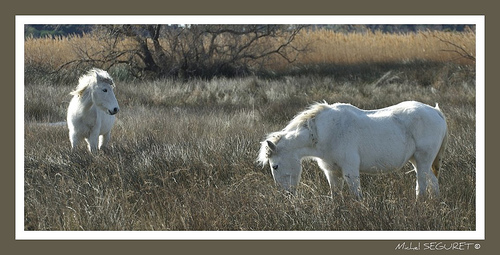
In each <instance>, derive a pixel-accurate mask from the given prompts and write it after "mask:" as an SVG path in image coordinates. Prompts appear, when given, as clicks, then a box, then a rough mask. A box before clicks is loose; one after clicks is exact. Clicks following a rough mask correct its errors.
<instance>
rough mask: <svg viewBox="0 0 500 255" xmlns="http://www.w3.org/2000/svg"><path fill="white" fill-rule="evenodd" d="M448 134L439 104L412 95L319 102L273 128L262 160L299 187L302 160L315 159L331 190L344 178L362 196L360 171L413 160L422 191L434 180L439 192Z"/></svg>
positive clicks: (285, 184) (288, 185)
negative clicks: (367, 104)
mask: <svg viewBox="0 0 500 255" xmlns="http://www.w3.org/2000/svg"><path fill="white" fill-rule="evenodd" d="M446 139H447V125H446V120H445V117H444V115H443V113H442V112H441V110H440V109H439V107H438V105H437V104H436V107H431V106H428V105H426V104H422V103H419V102H415V101H409V102H402V103H400V104H397V105H394V106H390V107H387V108H383V109H378V110H361V109H359V108H357V107H354V106H352V105H350V104H340V103H337V104H333V105H328V104H326V103H319V104H314V105H312V106H311V107H310V108H309V109H307V110H305V111H303V112H302V113H299V114H298V115H297V116H296V117H295V118H294V119H293V120H292V121H291V122H290V123H289V124H288V125H287V126H286V127H285V128H284V129H283V130H282V131H279V132H274V133H271V134H269V135H268V136H267V138H266V140H265V141H264V142H262V144H261V148H260V152H259V156H258V159H257V160H258V162H260V163H261V164H262V165H266V164H268V163H269V165H270V167H271V172H272V175H273V178H274V180H275V182H276V183H277V184H279V185H280V186H281V187H282V188H284V189H285V190H287V191H289V192H291V193H295V190H296V187H297V185H298V183H299V181H300V175H301V172H302V167H301V160H302V159H303V158H312V159H315V160H316V161H317V162H318V165H319V167H320V168H321V169H322V170H323V171H324V173H325V175H326V178H327V179H328V183H329V184H330V188H331V192H332V195H333V194H334V193H335V192H336V191H337V189H339V188H340V189H341V188H342V187H343V180H345V182H346V183H347V185H348V186H349V189H350V191H351V193H352V194H354V195H355V196H356V197H357V198H361V197H362V192H361V187H360V173H368V174H379V173H387V172H391V171H395V170H398V169H401V168H402V167H403V166H404V165H405V164H406V163H407V162H408V161H409V162H411V164H413V166H414V167H415V169H414V170H415V172H416V175H417V184H416V195H417V197H419V196H421V195H423V194H425V193H426V191H427V186H428V184H429V183H430V187H431V188H432V191H433V193H431V195H432V196H438V195H439V186H438V174H439V169H440V167H441V159H442V157H443V153H444V150H445V147H446Z"/></svg>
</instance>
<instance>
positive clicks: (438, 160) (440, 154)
mask: <svg viewBox="0 0 500 255" xmlns="http://www.w3.org/2000/svg"><path fill="white" fill-rule="evenodd" d="M435 109H436V110H438V112H439V115H440V116H441V117H442V118H443V120H444V122H445V125H446V118H445V116H444V114H443V112H441V109H439V105H438V104H436V107H435ZM447 143H448V127H446V129H445V133H444V137H443V140H442V141H441V147H440V148H439V152H438V154H437V155H436V158H435V159H434V162H432V172H433V173H434V175H435V176H436V177H439V169H440V168H441V165H442V159H443V155H444V151H445V149H446V144H447Z"/></svg>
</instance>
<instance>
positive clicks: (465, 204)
mask: <svg viewBox="0 0 500 255" xmlns="http://www.w3.org/2000/svg"><path fill="white" fill-rule="evenodd" d="M321 33H322V34H321ZM321 33H320V32H313V31H309V32H307V33H306V32H303V34H302V36H303V38H299V39H301V40H306V39H309V41H308V43H310V44H311V47H310V51H309V52H308V53H306V54H305V55H302V58H301V59H300V60H299V61H298V63H295V65H294V66H293V67H289V68H290V70H292V69H293V70H295V71H293V70H292V71H289V72H288V73H286V74H285V75H282V76H279V77H273V78H269V77H260V76H248V77H240V78H231V79H229V78H223V77H220V78H214V79H212V80H201V79H192V80H189V81H188V82H183V81H177V80H174V79H159V80H153V81H120V80H118V79H117V80H116V81H115V82H116V90H115V94H116V96H117V99H118V102H119V104H120V109H121V111H120V112H119V113H118V114H117V122H116V123H115V126H114V128H113V130H112V138H111V142H110V144H109V147H108V148H106V149H105V150H103V151H100V152H99V153H97V154H96V155H91V154H90V153H88V152H87V151H86V148H85V147H84V146H83V144H82V147H81V148H79V149H78V150H76V151H71V149H70V142H69V138H68V129H67V127H66V125H65V123H63V122H64V121H65V116H66V109H67V106H68V103H69V101H70V99H71V97H70V95H69V92H70V91H72V90H73V89H74V87H75V86H76V85H77V80H76V79H75V80H74V82H70V83H49V82H47V81H46V80H43V79H40V80H36V79H28V82H27V83H26V84H25V88H24V102H25V103H24V108H25V109H24V229H25V230H26V231H31V230H33V231H36V230H72V231H84V230H85V231H86V230H117V231H121V230H238V231H239V230H242V231H254V230H278V231H284V230H328V231H340V230H343V231H346V230H391V231H392V230H403V231H414V230H456V231H467V230H475V229H476V178H475V176H476V147H475V146H476V133H475V130H476V85H475V67H474V62H471V61H470V60H466V59H463V58H460V56H459V55H456V54H454V53H453V52H449V51H443V49H444V50H446V49H449V48H448V47H449V46H450V45H448V44H445V43H443V42H442V41H440V40H438V39H436V37H435V36H432V35H430V34H429V33H431V32H421V33H417V34H399V35H398V34H393V35H388V34H383V33H367V34H336V33H333V32H321ZM440 33H442V34H439V35H437V36H438V37H440V38H446V40H448V41H451V42H455V43H457V45H462V46H463V47H464V48H467V49H472V52H473V50H474V47H475V44H474V36H473V35H471V33H470V32H469V33H467V32H466V33H445V32H440ZM80 39H81V38H80ZM83 39H86V38H83ZM83 39H82V40H83ZM311 39H314V40H311ZM42 40H46V41H42ZM70 42H71V43H76V42H74V41H71V40H69V39H64V38H59V39H28V40H26V42H25V49H26V53H25V65H29V64H30V63H32V62H35V61H45V62H46V63H49V64H50V63H53V64H54V65H58V63H61V62H64V61H66V60H63V58H65V57H67V56H68V55H70V54H72V53H71V51H69V50H68V51H65V50H58V49H64V47H69V46H67V44H69V43H70ZM33 44H37V45H36V46H34V45H33ZM54 45H57V46H54ZM68 49H69V48H68ZM30 61H31V62H30ZM275 67H276V68H277V69H279V68H281V69H283V68H285V67H283V66H281V65H278V64H276V65H275ZM111 75H113V73H111ZM26 76H30V74H29V73H26ZM405 100H417V101H421V102H423V103H427V104H429V105H432V106H435V104H436V103H439V107H440V108H441V110H442V111H443V113H444V114H445V115H446V117H447V123H448V129H449V141H448V147H447V149H446V153H445V157H444V160H443V168H442V170H441V173H440V176H439V184H440V190H441V197H440V198H439V199H435V200H426V201H416V199H415V182H416V178H415V173H414V172H411V170H412V167H411V165H410V164H408V165H406V166H405V167H404V168H403V169H402V170H401V171H399V172H396V173H391V174H386V175H377V176H370V175H362V177H361V178H362V179H361V186H362V189H363V193H364V199H363V200H360V201H358V200H355V199H354V198H352V197H351V196H349V195H348V191H347V188H345V189H344V190H343V195H342V196H333V197H331V196H330V194H329V186H328V183H327V180H326V178H325V176H324V174H323V173H322V172H321V171H320V169H319V167H318V166H317V165H316V164H315V163H314V162H312V161H304V162H303V173H302V180H301V182H300V184H299V187H298V190H297V194H296V195H295V196H290V195H288V194H286V193H284V192H283V191H280V190H279V189H278V188H277V187H276V186H275V184H274V181H273V178H272V176H271V173H270V170H269V167H268V166H266V167H262V166H259V165H257V163H256V158H257V154H258V150H259V147H260V142H261V141H262V139H263V138H264V137H265V135H266V134H267V133H270V132H273V131H278V130H280V129H282V128H283V127H284V126H285V125H286V124H287V123H288V121H290V120H291V119H292V118H293V117H294V116H295V114H297V113H298V112H299V111H302V110H304V109H305V108H306V107H307V106H308V105H310V104H312V103H314V102H320V101H326V102H328V103H335V102H344V103H350V104H353V105H355V106H357V107H359V108H362V109H376V108H382V107H386V106H390V105H393V104H396V103H399V102H401V101H405Z"/></svg>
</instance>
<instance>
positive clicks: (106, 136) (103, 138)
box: [99, 131, 111, 150]
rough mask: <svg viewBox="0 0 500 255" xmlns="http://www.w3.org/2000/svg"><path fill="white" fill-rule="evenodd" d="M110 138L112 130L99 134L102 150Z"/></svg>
mask: <svg viewBox="0 0 500 255" xmlns="http://www.w3.org/2000/svg"><path fill="white" fill-rule="evenodd" d="M110 139H111V131H110V132H108V133H106V134H104V135H101V136H99V149H100V150H102V149H103V148H105V147H106V145H108V143H109V140H110Z"/></svg>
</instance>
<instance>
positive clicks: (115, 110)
mask: <svg viewBox="0 0 500 255" xmlns="http://www.w3.org/2000/svg"><path fill="white" fill-rule="evenodd" d="M118 111H120V108H118V107H115V108H113V110H108V113H109V114H110V115H115V114H117V113H118Z"/></svg>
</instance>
